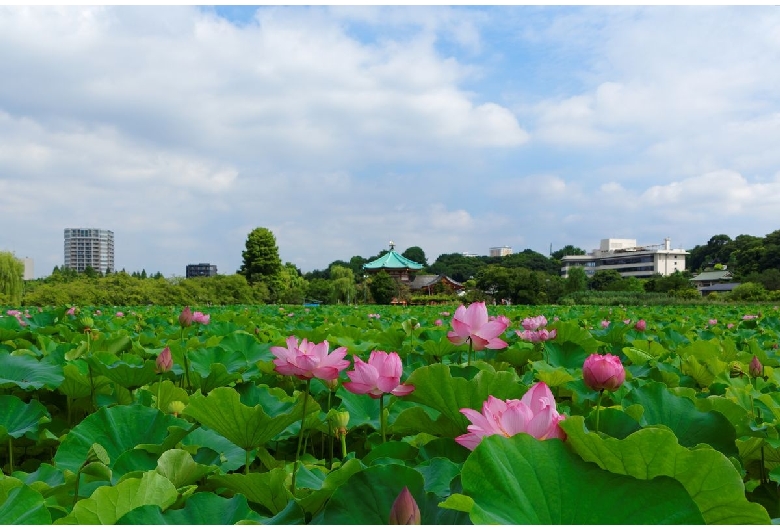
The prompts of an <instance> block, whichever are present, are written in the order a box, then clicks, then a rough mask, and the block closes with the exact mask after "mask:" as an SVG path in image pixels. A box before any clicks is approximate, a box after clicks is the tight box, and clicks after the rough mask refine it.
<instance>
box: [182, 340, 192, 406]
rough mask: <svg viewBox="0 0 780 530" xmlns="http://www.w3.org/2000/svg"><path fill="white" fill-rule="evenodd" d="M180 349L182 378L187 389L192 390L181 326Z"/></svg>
mask: <svg viewBox="0 0 780 530" xmlns="http://www.w3.org/2000/svg"><path fill="white" fill-rule="evenodd" d="M181 349H182V352H183V356H184V378H185V379H186V380H187V391H188V392H192V385H191V384H190V363H189V361H188V360H187V346H186V345H185V343H184V328H181Z"/></svg>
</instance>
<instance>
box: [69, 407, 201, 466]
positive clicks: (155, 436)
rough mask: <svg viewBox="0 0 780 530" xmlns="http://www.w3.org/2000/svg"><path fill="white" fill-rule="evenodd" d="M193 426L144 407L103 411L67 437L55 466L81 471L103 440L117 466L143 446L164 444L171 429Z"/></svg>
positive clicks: (83, 422) (105, 409) (89, 418)
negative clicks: (92, 449)
mask: <svg viewBox="0 0 780 530" xmlns="http://www.w3.org/2000/svg"><path fill="white" fill-rule="evenodd" d="M139 426H143V428H139ZM190 426H191V424H190V423H188V422H187V421H185V420H184V419H181V418H176V417H174V416H172V415H170V414H163V413H162V412H160V411H158V410H157V409H151V408H148V407H144V406H142V405H118V406H115V407H110V408H101V409H98V411H97V412H95V413H94V414H91V415H89V416H88V417H86V418H85V419H84V420H82V421H81V423H79V424H78V425H76V426H75V427H74V428H73V429H72V430H71V431H70V432H69V433H68V434H67V435H66V436H65V439H64V440H63V441H62V443H61V444H60V446H59V448H58V449H57V453H56V454H55V455H54V463H55V465H56V466H57V467H58V468H60V469H67V470H69V471H72V472H74V473H75V472H77V471H78V469H79V467H81V465H82V464H83V463H84V461H85V460H86V458H87V453H88V451H89V449H90V447H91V446H92V443H93V442H94V441H95V440H99V441H100V443H101V445H102V446H103V447H104V448H105V449H106V452H107V453H108V455H109V457H110V458H111V462H112V464H115V463H116V459H117V458H118V457H119V455H121V454H122V453H124V452H125V451H129V450H131V449H133V448H135V447H136V446H137V445H139V444H142V443H146V444H148V443H158V444H159V443H162V442H163V440H165V439H166V438H167V437H168V434H169V432H168V429H169V427H181V428H184V429H186V428H187V427H190Z"/></svg>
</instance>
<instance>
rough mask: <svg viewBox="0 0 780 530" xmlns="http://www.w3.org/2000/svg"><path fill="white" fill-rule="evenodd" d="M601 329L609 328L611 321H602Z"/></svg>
mask: <svg viewBox="0 0 780 530" xmlns="http://www.w3.org/2000/svg"><path fill="white" fill-rule="evenodd" d="M601 327H602V328H608V327H609V320H602V321H601Z"/></svg>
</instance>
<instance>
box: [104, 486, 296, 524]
mask: <svg viewBox="0 0 780 530" xmlns="http://www.w3.org/2000/svg"><path fill="white" fill-rule="evenodd" d="M299 511H300V509H299ZM239 521H255V522H265V523H266V524H268V522H267V519H265V518H263V517H261V516H260V515H258V514H257V513H255V512H253V511H252V510H250V509H249V505H248V504H247V500H246V497H244V496H243V495H236V496H234V497H232V498H230V499H225V498H224V497H220V496H218V495H216V494H214V493H211V492H200V493H196V494H195V495H193V496H192V497H190V498H189V499H187V502H186V504H185V505H184V508H181V509H179V510H166V511H165V512H163V511H162V510H161V509H160V507H159V506H152V505H148V504H147V505H144V506H139V507H138V508H134V509H133V510H131V511H129V512H127V513H126V514H125V515H123V516H122V517H121V518H120V519H119V520H118V521H117V524H127V525H190V526H194V525H233V524H236V523H238V522H239ZM302 523H303V521H302V520H301V521H300V523H299V524H302Z"/></svg>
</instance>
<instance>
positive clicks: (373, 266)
mask: <svg viewBox="0 0 780 530" xmlns="http://www.w3.org/2000/svg"><path fill="white" fill-rule="evenodd" d="M363 268H364V269H367V270H370V271H371V270H381V269H391V270H403V269H411V270H420V269H422V268H423V266H422V265H420V264H419V263H417V262H416V261H412V260H410V259H408V258H405V257H403V256H402V255H400V254H399V253H398V252H396V251H395V250H394V249H393V245H390V252H388V253H386V254H384V255H382V256H380V257H378V258H377V259H375V260H374V261H372V262H371V263H366V264H365V265H363Z"/></svg>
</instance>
